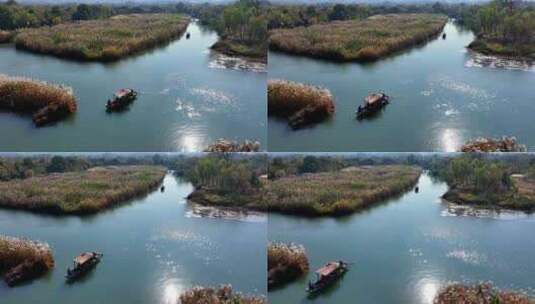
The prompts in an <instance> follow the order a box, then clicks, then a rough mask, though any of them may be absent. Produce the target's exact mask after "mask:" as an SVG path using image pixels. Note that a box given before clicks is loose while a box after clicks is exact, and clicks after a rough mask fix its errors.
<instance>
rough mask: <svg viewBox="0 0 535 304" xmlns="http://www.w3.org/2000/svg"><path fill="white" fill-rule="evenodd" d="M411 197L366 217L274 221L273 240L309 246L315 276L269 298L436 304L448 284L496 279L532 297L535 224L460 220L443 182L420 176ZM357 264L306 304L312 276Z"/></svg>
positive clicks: (518, 219)
mask: <svg viewBox="0 0 535 304" xmlns="http://www.w3.org/2000/svg"><path fill="white" fill-rule="evenodd" d="M418 186H419V188H420V192H419V193H417V194H416V193H414V192H410V193H406V194H405V195H403V196H402V197H400V198H396V199H392V200H390V201H388V202H386V203H384V204H381V205H378V206H376V207H374V208H372V209H369V210H368V211H364V212H361V213H357V214H354V215H352V216H348V217H343V218H338V219H333V218H319V219H309V218H301V217H293V216H287V215H275V214H270V216H269V225H268V238H269V239H270V240H275V241H285V242H295V243H299V244H303V245H304V246H305V247H306V250H307V253H308V257H309V261H310V268H311V273H310V274H309V276H308V277H307V278H305V279H302V280H299V281H297V282H294V283H292V284H289V285H287V286H285V287H283V288H281V289H277V290H275V291H273V292H269V299H270V303H274V304H275V303H400V304H405V303H406V304H431V303H432V302H433V298H434V296H435V295H436V293H437V292H438V291H439V290H440V288H441V287H443V286H445V285H446V284H447V283H448V282H453V281H455V282H465V283H477V282H479V281H489V280H491V281H492V282H493V283H494V284H495V285H496V286H498V287H500V288H504V289H514V290H520V291H524V292H526V293H529V294H531V295H534V294H535V282H534V281H533V273H535V264H534V263H533V261H532V259H533V256H534V255H535V238H533V235H532V232H533V231H534V229H535V217H533V216H527V215H518V216H515V215H513V214H509V215H508V216H501V215H493V214H487V215H486V216H485V215H484V214H481V215H479V216H471V215H466V216H461V215H462V214H461V213H456V212H452V210H451V209H450V208H449V206H448V205H447V204H446V203H444V202H442V201H441V199H440V196H441V195H442V194H443V193H444V192H445V191H446V190H447V186H446V185H445V184H443V183H439V182H434V181H433V180H432V179H431V178H430V177H429V176H427V175H425V174H424V175H422V177H421V178H420V181H419V185H418ZM339 259H343V260H346V261H349V262H352V263H353V264H352V265H351V266H350V267H351V268H350V270H349V272H347V273H346V275H345V276H344V277H343V278H342V279H341V280H340V281H339V282H338V283H337V284H336V285H335V286H333V288H331V289H329V290H328V291H327V292H326V293H324V294H321V295H319V296H318V297H317V298H314V299H311V298H307V294H306V292H305V288H306V287H307V282H308V279H312V278H313V276H314V275H313V273H312V272H313V271H314V270H315V269H317V268H319V267H321V266H322V265H323V264H325V263H326V262H328V261H332V260H339Z"/></svg>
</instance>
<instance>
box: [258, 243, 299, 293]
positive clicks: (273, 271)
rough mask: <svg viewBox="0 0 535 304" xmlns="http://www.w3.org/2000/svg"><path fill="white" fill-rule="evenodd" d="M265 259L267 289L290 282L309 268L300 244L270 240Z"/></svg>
mask: <svg viewBox="0 0 535 304" xmlns="http://www.w3.org/2000/svg"><path fill="white" fill-rule="evenodd" d="M267 259H268V290H269V289H273V288H277V287H280V286H282V285H284V284H286V283H289V282H292V281H294V280H296V279H298V278H300V277H302V276H304V275H306V274H307V273H308V270H309V263H308V257H307V254H306V250H305V247H303V246H302V245H297V244H290V243H280V242H270V243H269V244H268V250H267Z"/></svg>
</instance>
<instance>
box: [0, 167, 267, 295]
mask: <svg viewBox="0 0 535 304" xmlns="http://www.w3.org/2000/svg"><path fill="white" fill-rule="evenodd" d="M164 185H165V192H163V193H161V192H160V191H155V192H153V193H151V194H149V195H148V196H146V197H144V198H140V199H136V200H133V201H132V202H131V203H129V204H126V205H124V206H120V207H118V208H116V209H113V210H110V211H106V212H104V213H101V214H98V215H95V216H91V217H82V218H80V217H73V216H68V217H53V216H46V215H38V214H30V213H27V212H21V211H11V210H8V211H6V210H0V232H1V233H2V234H6V235H9V236H16V237H27V238H30V239H33V240H40V241H45V242H48V243H49V244H50V246H51V247H52V250H53V252H54V258H55V261H56V266H55V269H54V270H53V271H52V273H51V274H49V275H47V276H46V277H44V278H42V279H38V280H35V281H34V282H32V283H30V284H27V285H24V286H21V287H17V288H8V287H7V286H6V285H5V283H4V282H3V281H0V295H1V299H2V300H1V302H2V304H4V303H6V304H7V303H166V304H167V303H173V304H175V303H176V299H177V297H178V295H179V294H180V293H181V292H182V291H184V290H185V289H187V288H190V287H192V286H195V285H213V286H218V285H219V284H232V286H233V287H234V288H235V289H236V290H239V291H242V292H244V293H250V294H264V295H265V294H266V284H265V282H266V275H265V274H266V270H265V269H266V267H267V266H266V259H265V244H266V217H265V216H262V215H257V216H255V217H253V218H251V219H250V218H249V217H246V216H240V217H235V218H234V217H230V216H225V217H221V216H220V217H218V218H213V217H204V216H192V215H191V214H194V212H193V213H192V212H191V209H192V208H191V206H190V205H188V204H186V201H185V199H184V197H186V196H187V195H188V194H189V193H190V191H191V190H192V186H191V184H189V183H186V182H182V181H181V180H179V179H175V178H174V177H173V176H172V175H168V176H167V177H166V178H165V180H164ZM84 251H99V252H102V253H104V258H103V260H102V262H101V263H100V264H99V265H98V266H97V268H96V269H95V270H94V271H93V272H92V273H90V274H89V275H88V276H87V277H86V278H85V279H82V280H80V281H78V282H76V283H74V284H72V285H68V284H65V279H64V275H65V272H66V270H67V267H68V266H71V263H72V259H73V258H74V256H76V255H77V254H79V253H81V252H84Z"/></svg>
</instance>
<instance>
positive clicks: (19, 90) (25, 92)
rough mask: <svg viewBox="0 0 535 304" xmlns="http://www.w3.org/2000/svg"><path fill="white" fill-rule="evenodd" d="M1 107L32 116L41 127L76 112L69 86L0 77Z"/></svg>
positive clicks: (74, 100) (0, 75)
mask: <svg viewBox="0 0 535 304" xmlns="http://www.w3.org/2000/svg"><path fill="white" fill-rule="evenodd" d="M0 108H3V109H7V110H11V111H15V112H20V113H32V114H33V121H34V123H35V124H36V125H37V126H42V125H44V124H47V123H50V122H54V121H58V120H61V119H64V118H65V117H67V116H68V115H70V114H72V113H74V112H76V99H75V97H74V95H73V92H72V89H71V88H69V87H64V86H60V85H55V84H49V83H46V82H43V81H38V80H33V79H28V78H22V77H8V76H6V75H2V74H0Z"/></svg>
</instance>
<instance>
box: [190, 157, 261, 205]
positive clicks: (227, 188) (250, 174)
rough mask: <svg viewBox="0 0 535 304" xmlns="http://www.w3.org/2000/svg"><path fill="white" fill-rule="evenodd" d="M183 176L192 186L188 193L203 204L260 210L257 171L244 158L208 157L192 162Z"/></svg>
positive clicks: (259, 186)
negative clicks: (191, 190)
mask: <svg viewBox="0 0 535 304" xmlns="http://www.w3.org/2000/svg"><path fill="white" fill-rule="evenodd" d="M185 177H186V178H187V179H188V180H189V181H190V182H191V183H192V184H193V185H194V186H195V190H194V191H193V192H192V193H191V194H190V195H189V196H188V200H189V201H190V202H192V203H196V204H200V205H205V206H221V207H239V208H247V209H255V210H264V209H265V207H264V206H263V204H262V192H261V191H262V184H261V182H260V180H259V176H258V172H256V170H255V169H254V168H253V167H252V165H251V163H250V162H248V161H246V160H241V161H240V160H231V159H226V158H224V157H217V156H209V157H204V158H201V159H199V160H197V161H196V163H195V164H194V165H193V166H192V167H191V168H189V169H188V170H186V173H185Z"/></svg>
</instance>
